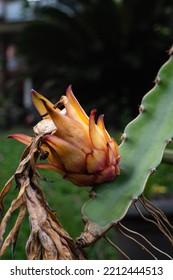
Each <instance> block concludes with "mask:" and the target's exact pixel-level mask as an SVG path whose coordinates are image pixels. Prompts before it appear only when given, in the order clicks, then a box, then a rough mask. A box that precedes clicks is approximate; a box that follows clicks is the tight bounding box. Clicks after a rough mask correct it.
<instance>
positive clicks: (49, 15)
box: [18, 0, 173, 128]
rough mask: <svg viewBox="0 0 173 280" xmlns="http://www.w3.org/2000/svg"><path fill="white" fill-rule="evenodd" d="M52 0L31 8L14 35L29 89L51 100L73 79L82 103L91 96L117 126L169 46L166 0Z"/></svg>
mask: <svg viewBox="0 0 173 280" xmlns="http://www.w3.org/2000/svg"><path fill="white" fill-rule="evenodd" d="M58 3H59V4H58V6H57V8H53V7H49V6H47V7H42V8H39V7H38V8H36V10H35V15H36V18H37V20H35V21H32V22H31V23H30V24H29V25H28V26H27V27H26V29H25V30H24V31H23V32H22V34H21V36H20V40H19V45H18V46H19V51H20V52H21V53H22V54H24V55H25V56H26V57H27V58H28V63H29V66H30V73H29V74H30V75H31V76H32V77H33V80H34V87H35V89H36V90H39V91H41V92H42V93H43V94H46V95H49V98H51V99H54V98H55V97H56V100H57V99H58V97H59V96H60V95H62V94H64V91H65V89H66V87H67V86H68V85H69V84H72V85H73V89H74V93H75V94H76V95H77V97H78V99H79V100H80V102H82V104H86V106H87V105H88V104H90V107H91V105H92V104H94V106H95V103H96V101H97V108H98V111H99V112H101V113H103V112H104V113H105V114H106V115H107V116H109V117H107V120H106V121H107V123H108V124H110V125H113V126H114V127H118V126H119V127H120V128H122V127H124V125H125V124H126V123H127V122H128V121H129V119H130V118H131V117H132V116H133V115H136V114H137V108H138V105H139V104H140V101H141V98H142V96H143V95H144V94H145V93H146V92H147V91H148V90H149V89H150V88H151V87H152V81H153V80H154V79H155V76H156V73H157V71H158V69H159V67H160V65H162V63H163V62H164V61H165V60H166V58H167V54H166V51H167V50H168V49H169V48H170V47H171V45H172V37H173V36H172V35H173V29H172V25H173V5H172V1H171V0H153V1H150V0H145V1H139V0H119V1H117V0H107V1H105V0H87V1H84V0H66V1H64V0H63V1H61V0H60V1H58ZM58 95H59V96H58Z"/></svg>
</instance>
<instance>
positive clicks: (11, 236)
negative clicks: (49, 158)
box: [0, 135, 85, 260]
mask: <svg viewBox="0 0 173 280" xmlns="http://www.w3.org/2000/svg"><path fill="white" fill-rule="evenodd" d="M41 141H42V135H37V136H36V137H35V138H34V139H33V142H32V144H31V145H30V146H28V147H27V148H26V149H25V151H24V153H23V155H22V158H21V161H20V163H19V166H18V168H17V170H16V172H15V174H14V175H13V176H12V177H11V178H10V179H9V180H8V182H7V183H6V185H5V186H4V188H3V190H2V192H1V194H0V210H1V211H3V209H4V206H3V199H4V197H5V196H6V195H7V194H8V192H9V190H10V189H11V187H12V181H13V180H15V182H16V185H17V186H18V189H19V193H18V196H17V198H16V199H14V200H13V201H12V202H11V206H10V207H9V209H8V210H7V211H6V213H5V215H4V217H3V218H2V221H1V224H0V245H1V246H0V256H2V255H3V254H4V253H5V251H6V249H7V247H8V246H9V245H10V243H12V249H13V250H14V248H15V244H16V242H17V237H18V233H19V229H20V225H21V223H22V221H23V218H24V216H25V213H26V210H27V211H28V213H29V223H30V229H31V232H30V236H29V238H28V241H27V243H26V255H27V258H28V259H30V260H39V259H46V260H73V259H79V260H81V259H84V258H85V256H84V252H83V251H82V249H80V248H78V247H77V245H76V244H75V242H74V241H73V239H72V238H71V237H70V236H69V234H68V233H67V232H66V231H65V230H64V229H63V227H62V226H61V224H60V223H59V221H58V220H57V218H56V214H55V212H53V211H52V210H51V209H50V207H49V206H48V203H47V201H46V198H45V196H44V194H43V192H42V190H41V189H40V187H39V184H38V180H37V176H38V173H37V171H36V170H35V163H36V160H37V158H38V157H39V156H40V153H41V152H42V151H41V149H40V146H41ZM17 209H19V214H18V217H17V219H16V222H15V224H14V226H13V228H12V229H11V231H10V232H9V233H8V235H7V237H6V238H5V240H3V236H4V233H5V232H6V225H7V222H8V220H9V218H10V217H11V215H12V214H13V212H14V211H15V210H17Z"/></svg>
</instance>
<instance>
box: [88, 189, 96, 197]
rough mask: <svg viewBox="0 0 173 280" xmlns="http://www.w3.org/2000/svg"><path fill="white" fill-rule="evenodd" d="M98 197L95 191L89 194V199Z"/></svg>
mask: <svg viewBox="0 0 173 280" xmlns="http://www.w3.org/2000/svg"><path fill="white" fill-rule="evenodd" d="M95 196H96V192H95V191H94V190H91V191H90V192H89V198H94V197H95Z"/></svg>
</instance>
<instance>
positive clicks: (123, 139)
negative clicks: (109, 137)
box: [121, 133, 127, 142]
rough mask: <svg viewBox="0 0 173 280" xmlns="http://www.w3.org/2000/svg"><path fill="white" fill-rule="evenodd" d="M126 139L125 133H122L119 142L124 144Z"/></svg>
mask: <svg viewBox="0 0 173 280" xmlns="http://www.w3.org/2000/svg"><path fill="white" fill-rule="evenodd" d="M126 139H127V135H126V133H123V134H122V135H121V141H122V142H125V141H126Z"/></svg>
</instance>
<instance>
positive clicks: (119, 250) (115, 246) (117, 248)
mask: <svg viewBox="0 0 173 280" xmlns="http://www.w3.org/2000/svg"><path fill="white" fill-rule="evenodd" d="M103 238H105V239H106V240H107V241H108V242H109V243H110V244H111V246H113V247H114V248H115V249H116V250H117V251H118V252H119V253H120V254H121V255H123V256H124V257H125V258H126V259H127V260H130V258H129V257H128V256H127V255H126V253H124V252H123V251H122V250H121V249H120V248H119V247H118V246H117V245H116V244H115V243H113V242H112V241H111V240H110V239H109V238H108V237H107V236H103Z"/></svg>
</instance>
